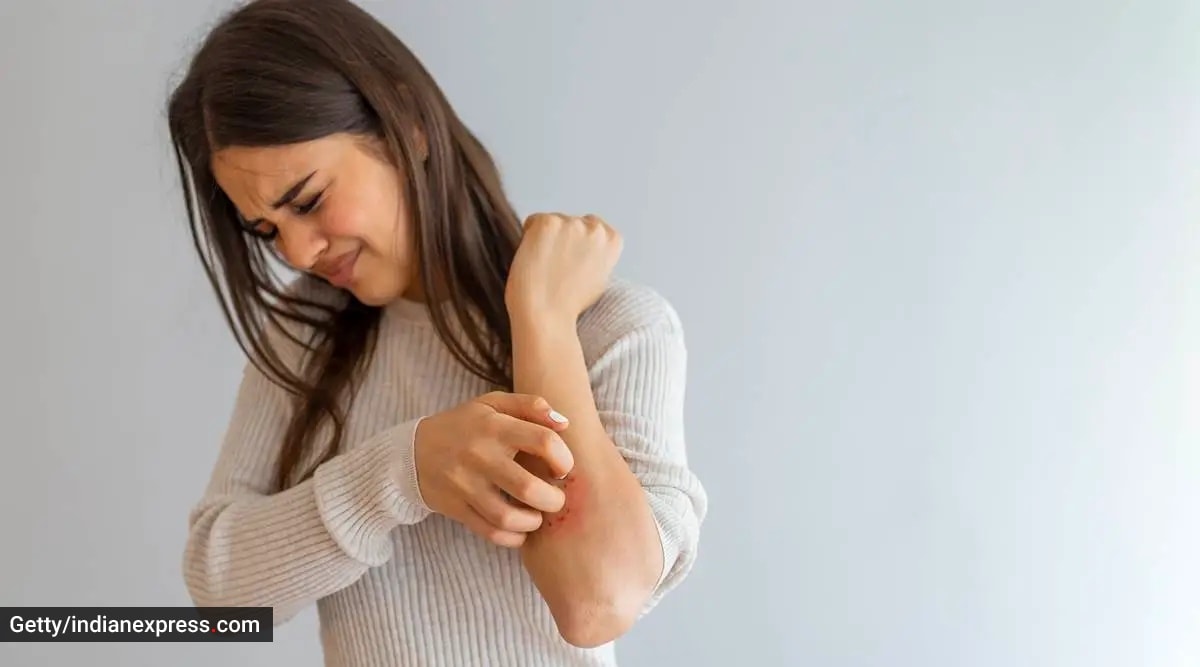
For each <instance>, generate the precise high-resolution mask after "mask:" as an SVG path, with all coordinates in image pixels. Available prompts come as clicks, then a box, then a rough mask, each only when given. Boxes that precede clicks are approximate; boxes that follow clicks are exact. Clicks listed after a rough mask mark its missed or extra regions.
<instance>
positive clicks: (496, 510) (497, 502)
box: [469, 485, 542, 533]
mask: <svg viewBox="0 0 1200 667" xmlns="http://www.w3.org/2000/svg"><path fill="white" fill-rule="evenodd" d="M469 504H470V505H471V507H472V509H474V510H475V511H476V512H477V513H478V514H479V516H481V517H483V520H484V521H487V522H488V524H489V525H491V526H494V527H496V528H499V529H500V530H503V531H507V532H510V533H529V532H533V531H535V530H537V529H538V528H540V527H541V525H542V513H541V512H539V511H538V510H536V509H532V506H530V507H523V506H521V505H518V504H517V503H515V502H513V501H512V500H509V499H508V498H507V497H505V495H504V493H503V492H502V491H501V490H500V489H498V488H496V487H494V486H490V485H489V486H488V487H487V488H486V489H483V490H482V491H481V492H480V493H477V494H475V496H474V497H472V498H471V499H470V501H469Z"/></svg>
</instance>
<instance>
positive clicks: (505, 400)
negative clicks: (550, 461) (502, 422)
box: [477, 391, 570, 431]
mask: <svg viewBox="0 0 1200 667" xmlns="http://www.w3.org/2000/svg"><path fill="white" fill-rule="evenodd" d="M477 400H478V401H479V402H480V403H483V404H484V405H487V406H488V407H490V408H492V409H493V410H495V411H496V412H500V413H502V414H506V415H508V416H510V417H516V418H517V419H523V420H525V421H527V422H531V423H534V424H538V425H540V426H545V427H546V428H549V429H553V430H555V431H561V430H563V429H565V428H567V426H568V425H569V424H570V420H568V419H567V418H566V417H565V416H564V415H562V414H560V413H559V412H558V411H557V410H555V409H554V408H552V407H551V406H550V402H549V401H547V400H546V399H544V398H542V397H541V396H534V395H532V394H514V393H508V392H503V391H494V392H491V393H489V394H484V395H483V396H480V397H479V398H478V399H477Z"/></svg>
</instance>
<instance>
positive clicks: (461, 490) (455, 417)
mask: <svg viewBox="0 0 1200 667" xmlns="http://www.w3.org/2000/svg"><path fill="white" fill-rule="evenodd" d="M552 415H557V413H555V412H552V410H551V409H550V404H549V403H548V402H546V400H545V399H543V398H539V397H537V396H527V395H523V394H506V393H502V392H493V393H490V394H486V395H484V396H481V397H479V398H476V399H473V400H471V401H467V402H466V403H464V404H462V405H460V406H458V407H456V408H454V409H452V410H448V411H446V412H442V413H439V414H436V415H433V416H431V417H428V418H426V419H424V420H422V421H421V423H420V425H419V426H418V427H417V433H416V440H415V442H414V445H413V447H414V453H413V456H414V457H415V460H416V467H417V484H418V486H419V487H420V491H421V496H422V497H423V498H424V500H425V504H426V505H428V506H429V508H430V509H431V510H433V511H434V512H437V513H439V514H443V515H445V516H447V517H450V518H452V519H455V520H456V521H459V522H460V523H462V524H463V525H465V526H466V527H467V528H469V529H470V530H471V531H472V532H474V533H476V534H477V535H479V536H480V537H483V538H484V539H486V540H489V541H491V542H493V543H495V544H498V545H501V546H508V547H518V546H520V545H521V544H523V543H524V541H525V534H526V533H529V532H532V531H535V530H537V529H538V528H539V527H540V526H541V525H542V513H543V512H549V513H554V512H557V511H559V510H560V509H562V507H563V503H565V502H566V498H565V496H564V495H563V492H562V490H561V489H559V488H558V487H556V486H554V485H552V484H550V483H549V482H548V481H546V480H544V479H542V478H540V477H538V476H536V475H534V474H533V473H531V472H529V470H527V469H526V468H525V467H523V466H522V465H521V464H520V463H518V462H517V460H516V457H517V455H518V454H522V455H527V456H530V457H533V458H535V459H537V460H538V461H539V462H544V463H545V464H546V466H547V467H548V469H549V470H551V471H552V472H553V473H554V474H555V475H556V476H558V477H562V476H565V475H566V474H567V473H568V472H570V471H571V468H572V467H573V466H574V465H575V462H574V459H573V457H572V456H571V450H570V449H568V448H567V445H566V443H565V442H563V440H562V438H560V437H559V436H558V433H557V432H558V431H561V430H563V429H565V428H566V426H567V425H566V423H560V422H558V421H556V420H555V419H554V418H553V416H552ZM560 418H561V417H560ZM505 494H508V495H507V497H506V495H505ZM514 501H516V502H514Z"/></svg>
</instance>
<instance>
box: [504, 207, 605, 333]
mask: <svg viewBox="0 0 1200 667" xmlns="http://www.w3.org/2000/svg"><path fill="white" fill-rule="evenodd" d="M621 250H622V239H621V235H620V234H619V233H617V231H616V230H615V229H613V228H612V227H611V226H609V224H608V223H606V222H604V221H603V220H601V219H600V218H598V217H596V216H594V215H585V216H582V217H572V216H567V215H562V214H558V213H538V214H536V215H532V216H530V217H529V218H528V219H526V221H525V227H524V233H523V235H522V237H521V243H520V245H519V246H518V248H517V254H516V257H514V258H513V263H512V267H511V268H510V270H509V276H508V283H507V286H506V291H505V303H506V304H507V306H508V309H509V312H510V313H517V312H520V313H531V314H535V315H538V316H539V317H540V316H543V315H547V314H549V315H551V316H561V317H563V318H569V319H570V320H571V321H574V319H575V318H577V317H578V316H579V314H580V313H582V312H583V311H584V310H586V309H587V308H588V307H589V306H591V305H592V304H594V303H595V302H596V301H597V300H598V299H599V298H600V295H601V294H603V293H604V290H605V288H606V287H607V285H608V280H609V276H611V275H612V271H613V268H614V267H615V266H616V264H617V260H618V259H620V256H621Z"/></svg>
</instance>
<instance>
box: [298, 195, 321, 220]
mask: <svg viewBox="0 0 1200 667" xmlns="http://www.w3.org/2000/svg"><path fill="white" fill-rule="evenodd" d="M324 194H325V191H324V190H322V191H320V192H318V193H317V194H315V195H313V197H312V199H309V200H308V201H307V202H305V203H304V204H301V205H300V206H297V207H296V214H297V215H308V214H309V213H312V212H313V211H314V210H316V208H317V206H318V205H320V203H321V197H322V196H323V195H324Z"/></svg>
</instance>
